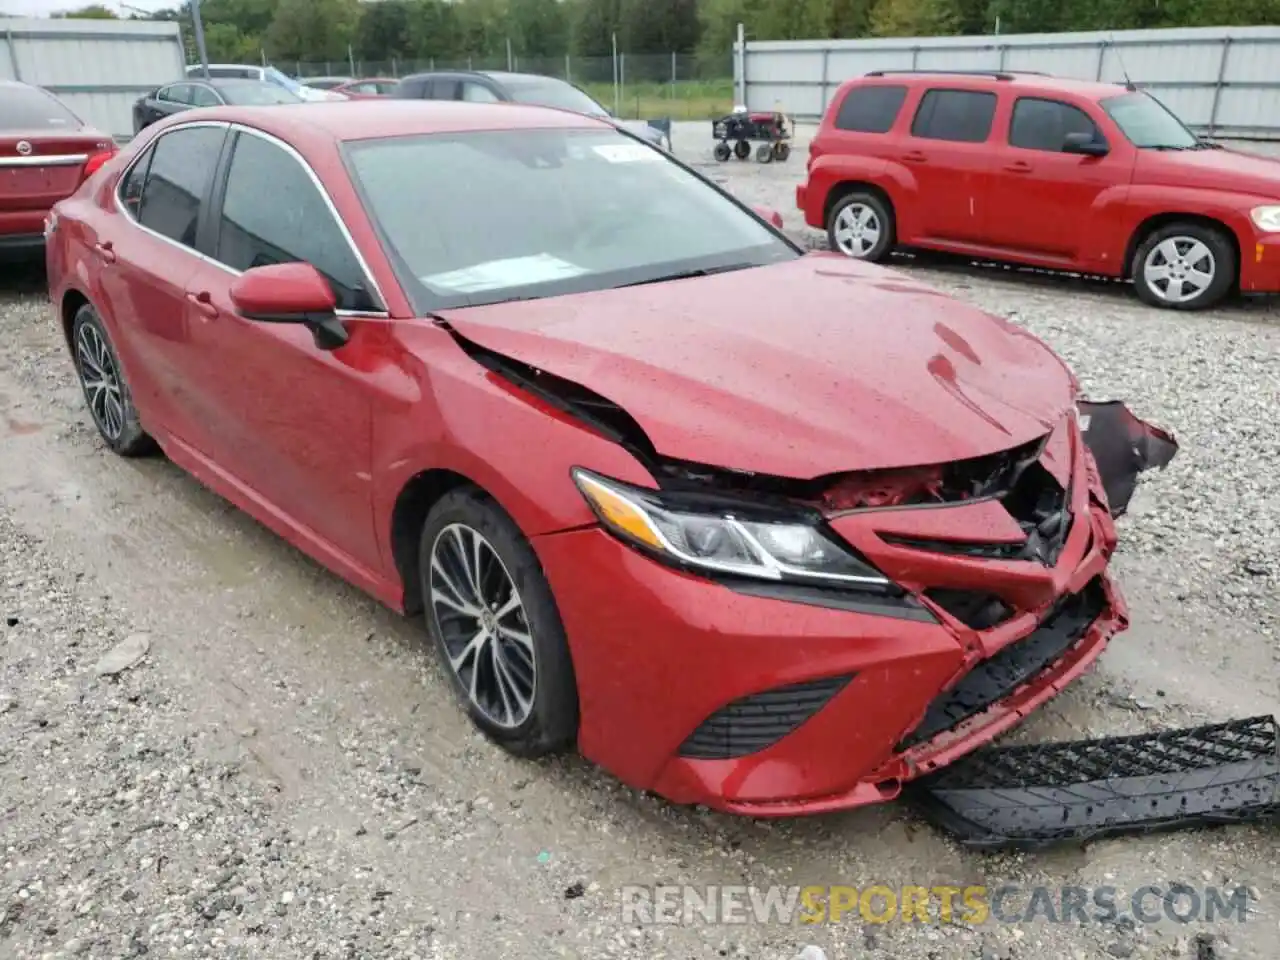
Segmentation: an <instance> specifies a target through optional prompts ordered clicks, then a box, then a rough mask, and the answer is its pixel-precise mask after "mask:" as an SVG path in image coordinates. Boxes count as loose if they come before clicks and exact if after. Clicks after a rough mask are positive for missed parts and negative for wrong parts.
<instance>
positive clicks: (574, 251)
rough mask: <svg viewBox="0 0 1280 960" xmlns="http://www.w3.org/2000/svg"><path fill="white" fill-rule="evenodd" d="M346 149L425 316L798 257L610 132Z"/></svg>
mask: <svg viewBox="0 0 1280 960" xmlns="http://www.w3.org/2000/svg"><path fill="white" fill-rule="evenodd" d="M345 150H346V153H347V157H348V164H349V168H350V170H351V172H352V175H353V177H354V179H355V181H356V184H357V187H358V188H359V189H360V191H361V193H362V194H363V197H364V199H365V203H366V205H367V207H368V208H369V211H370V213H371V214H372V217H373V219H374V221H375V223H376V224H377V226H378V229H379V232H380V233H381V235H382V238H383V242H384V244H385V245H386V247H387V250H388V253H389V254H390V256H391V259H392V261H393V262H394V263H395V264H396V267H397V271H398V272H399V274H400V278H401V282H402V283H403V285H404V287H405V289H406V291H407V292H408V293H409V296H410V299H412V300H413V302H414V306H415V309H416V310H417V311H418V312H420V313H430V312H432V311H434V310H439V309H442V308H445V307H452V306H467V305H479V304H484V303H497V302H500V301H503V300H512V299H536V298H541V297H550V296H558V295H561V294H568V293H581V292H585V291H590V290H604V289H609V288H612V287H619V286H624V285H627V284H635V283H652V282H657V281H660V280H663V279H666V278H671V277H673V276H675V275H679V274H689V273H694V274H697V273H702V272H708V273H709V272H715V271H722V270H730V269H739V268H744V267H750V266H758V265H764V264H768V263H776V262H778V261H781V260H790V259H793V258H795V257H797V256H799V253H798V251H797V250H796V249H795V248H794V247H793V246H791V245H790V244H789V243H787V242H786V241H784V240H782V239H780V238H779V237H778V235H777V234H776V233H774V232H773V231H772V230H771V229H770V228H769V227H767V226H766V225H764V224H763V223H761V222H760V221H759V220H758V219H757V218H756V217H755V216H753V215H752V214H751V213H748V212H747V211H746V210H744V209H742V208H741V207H739V206H738V205H737V204H735V203H734V202H733V201H732V200H730V199H729V198H727V197H726V196H725V195H724V194H722V193H720V191H719V190H717V189H716V188H715V187H713V186H711V185H710V184H708V183H707V182H706V181H704V180H702V179H701V178H700V177H698V176H697V175H695V174H693V173H690V172H689V171H687V170H685V169H684V168H683V167H680V166H679V165H677V164H676V163H674V162H673V161H671V160H670V159H668V158H667V156H666V155H665V154H663V153H662V152H661V151H659V150H655V149H654V148H652V147H650V146H647V145H645V144H641V143H637V142H636V141H635V140H633V139H632V138H630V137H628V136H626V135H624V134H622V133H619V132H617V131H616V130H612V129H609V130H505V131H489V132H484V133H466V134H437V135H430V136H414V137H397V138H392V139H380V140H364V141H358V142H353V143H348V144H347V145H346V147H345Z"/></svg>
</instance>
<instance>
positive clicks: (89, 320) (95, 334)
mask: <svg viewBox="0 0 1280 960" xmlns="http://www.w3.org/2000/svg"><path fill="white" fill-rule="evenodd" d="M71 349H72V351H73V354H74V356H75V363H76V373H77V374H78V375H79V378H80V388H81V389H82V390H83V391H84V399H85V403H87V404H88V405H89V414H90V415H91V416H92V417H93V423H94V426H96V427H97V428H98V433H99V434H100V435H101V436H102V439H103V440H105V441H106V442H107V446H109V447H110V448H111V449H112V450H113V451H115V452H116V453H118V454H119V455H120V456H122V457H142V456H146V455H147V454H149V453H153V452H154V451H155V449H156V445H155V441H154V440H152V439H151V437H150V436H148V435H147V433H146V431H145V430H143V429H142V423H141V422H140V421H139V419H138V411H137V409H136V408H135V407H134V405H133V394H132V392H131V391H130V390H129V384H128V382H127V381H126V380H125V378H124V371H123V370H121V368H120V358H119V357H118V356H117V354H116V349H115V346H114V344H112V342H111V336H110V334H108V333H107V328H106V326H105V325H104V324H103V323H102V318H101V317H99V316H98V313H97V311H96V310H94V309H93V307H91V306H90V305H89V304H87V303H86V304H84V305H83V306H81V307H80V309H79V310H77V311H76V316H75V320H74V321H73V322H72V325H71Z"/></svg>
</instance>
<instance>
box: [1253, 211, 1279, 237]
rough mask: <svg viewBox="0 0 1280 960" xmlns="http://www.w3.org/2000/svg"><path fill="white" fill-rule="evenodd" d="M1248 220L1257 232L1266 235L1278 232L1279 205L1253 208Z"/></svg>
mask: <svg viewBox="0 0 1280 960" xmlns="http://www.w3.org/2000/svg"><path fill="white" fill-rule="evenodd" d="M1249 218H1250V219H1251V220H1252V221H1253V225H1254V226H1255V227H1257V228H1258V229H1259V230H1265V231H1266V232H1267V233H1277V232H1280V204H1268V205H1267V206H1264V207H1254V208H1253V209H1252V210H1250V211H1249Z"/></svg>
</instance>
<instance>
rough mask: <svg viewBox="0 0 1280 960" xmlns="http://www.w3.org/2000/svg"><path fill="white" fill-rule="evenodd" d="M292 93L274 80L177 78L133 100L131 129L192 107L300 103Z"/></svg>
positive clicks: (142, 126)
mask: <svg viewBox="0 0 1280 960" xmlns="http://www.w3.org/2000/svg"><path fill="white" fill-rule="evenodd" d="M302 102H303V101H302V100H301V99H300V98H299V97H297V96H296V95H294V94H292V93H290V92H289V91H288V90H286V89H285V88H284V87H278V86H276V85H275V84H274V83H260V82H258V81H257V80H181V81H179V82H178V83H170V84H167V85H166V86H163V87H161V88H160V89H158V90H153V91H152V92H151V93H149V94H147V95H146V96H145V97H139V98H138V99H137V100H136V101H134V104H133V132H134V133H135V134H137V133H140V132H142V131H143V130H145V129H146V128H147V127H149V126H151V124H153V123H155V122H156V121H157V120H163V119H164V118H165V117H167V116H170V115H172V114H175V113H181V112H182V111H183V110H191V109H194V108H195V107H221V106H227V105H231V106H241V107H247V106H270V105H273V104H281V103H302Z"/></svg>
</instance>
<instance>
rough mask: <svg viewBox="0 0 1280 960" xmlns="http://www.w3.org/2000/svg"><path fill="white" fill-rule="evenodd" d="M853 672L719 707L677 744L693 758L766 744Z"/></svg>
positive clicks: (735, 753)
mask: <svg viewBox="0 0 1280 960" xmlns="http://www.w3.org/2000/svg"><path fill="white" fill-rule="evenodd" d="M852 679H853V677H852V676H843V677H823V678H822V679H821V680H809V681H807V682H805V683H797V684H793V685H791V686H789V687H776V688H775V689H773V690H765V691H764V692H762V693H753V694H751V696H749V697H743V698H741V699H740V700H734V701H733V702H732V703H730V704H728V705H726V706H723V707H721V708H720V709H719V710H717V711H716V712H715V713H713V714H711V716H709V717H707V719H706V720H704V721H702V724H701V725H700V726H699V727H698V729H697V730H695V731H693V733H692V734H690V735H689V738H688V739H687V740H685V742H684V743H683V744H681V746H680V756H682V757H688V758H690V759H693V760H729V759H732V758H733V757H745V756H746V755H747V754H749V753H756V752H757V751H759V750H763V749H765V748H766V747H771V746H773V745H774V744H775V743H777V742H778V741H779V740H781V739H782V738H783V737H785V736H786V735H787V734H789V733H791V732H792V731H793V730H795V729H796V728H797V727H799V726H800V724H802V723H804V722H805V721H806V720H808V719H809V718H810V717H812V716H813V715H814V714H815V713H817V712H818V711H819V710H821V709H822V708H823V707H825V706H826V705H827V703H828V701H830V700H831V698H832V697H834V696H835V695H836V694H837V693H839V692H840V691H841V690H843V689H844V687H845V685H846V684H847V683H848V682H849V681H850V680H852Z"/></svg>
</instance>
